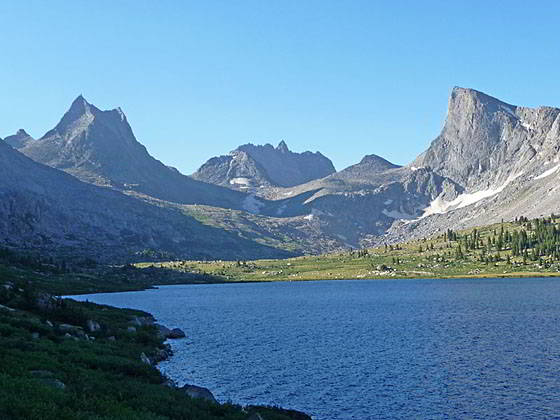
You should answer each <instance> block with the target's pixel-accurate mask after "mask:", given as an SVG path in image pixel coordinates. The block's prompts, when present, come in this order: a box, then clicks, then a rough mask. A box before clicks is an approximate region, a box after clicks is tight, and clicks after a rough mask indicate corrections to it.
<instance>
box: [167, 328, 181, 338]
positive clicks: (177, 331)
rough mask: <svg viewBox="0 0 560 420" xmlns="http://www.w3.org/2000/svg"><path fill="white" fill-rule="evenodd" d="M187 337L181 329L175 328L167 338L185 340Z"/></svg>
mask: <svg viewBox="0 0 560 420" xmlns="http://www.w3.org/2000/svg"><path fill="white" fill-rule="evenodd" d="M184 337H186V334H185V332H184V331H183V330H182V329H180V328H173V329H172V330H171V331H170V332H169V334H168V335H167V338H184Z"/></svg>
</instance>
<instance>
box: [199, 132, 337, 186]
mask: <svg viewBox="0 0 560 420" xmlns="http://www.w3.org/2000/svg"><path fill="white" fill-rule="evenodd" d="M334 172H335V168H334V166H333V164H332V162H331V161H330V160H329V159H328V158H326V157H325V156H323V155H322V154H321V153H319V152H315V153H312V152H308V151H307V152H303V153H294V152H292V151H290V150H289V149H288V146H287V145H286V143H285V142H284V141H281V142H280V143H279V144H278V146H277V147H274V146H272V145H271V144H265V145H264V146H261V145H253V144H245V145H242V146H240V147H238V148H237V149H235V150H234V151H232V152H230V153H229V154H228V155H224V156H218V157H214V158H211V159H210V160H208V161H207V162H206V163H204V164H203V165H202V166H201V167H200V168H199V169H198V171H196V172H195V173H194V174H193V175H192V177H193V178H194V179H198V180H200V181H205V182H208V183H212V184H216V185H222V186H225V187H228V188H232V189H237V190H241V191H247V190H254V189H258V188H266V187H292V186H295V185H299V184H303V183H305V182H308V181H311V180H314V179H318V178H323V177H325V176H327V175H330V174H332V173H334Z"/></svg>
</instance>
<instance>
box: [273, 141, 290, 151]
mask: <svg viewBox="0 0 560 420" xmlns="http://www.w3.org/2000/svg"><path fill="white" fill-rule="evenodd" d="M276 150H278V151H279V152H282V153H288V152H289V151H290V149H288V145H287V144H286V142H285V141H284V140H281V141H280V143H278V146H276Z"/></svg>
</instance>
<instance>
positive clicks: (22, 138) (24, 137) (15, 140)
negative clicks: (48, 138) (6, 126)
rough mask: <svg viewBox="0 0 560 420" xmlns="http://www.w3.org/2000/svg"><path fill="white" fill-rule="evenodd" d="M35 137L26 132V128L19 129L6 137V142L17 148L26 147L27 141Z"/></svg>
mask: <svg viewBox="0 0 560 420" xmlns="http://www.w3.org/2000/svg"><path fill="white" fill-rule="evenodd" d="M34 140H35V139H34V138H33V137H31V136H30V135H29V134H27V133H26V132H25V130H24V129H19V130H18V131H17V133H16V134H14V135H12V136H8V137H6V138H5V139H4V141H5V142H6V143H8V144H9V145H10V146H12V147H13V148H15V149H20V148H22V147H24V146H25V145H26V144H27V143H29V142H31V141H34Z"/></svg>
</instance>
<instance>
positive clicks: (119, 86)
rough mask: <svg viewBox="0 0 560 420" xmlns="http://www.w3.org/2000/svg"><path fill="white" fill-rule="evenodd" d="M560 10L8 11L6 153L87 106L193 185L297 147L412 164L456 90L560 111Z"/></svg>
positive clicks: (290, 1)
mask: <svg viewBox="0 0 560 420" xmlns="http://www.w3.org/2000/svg"><path fill="white" fill-rule="evenodd" d="M558 16H560V2H556V1H539V2H534V3H532V4H531V5H530V7H529V3H528V2H527V1H515V0H510V1H492V2H488V1H477V0H470V1H460V0H456V1H429V0H426V1H421V2H420V1H404V0H401V1H398V2H397V1H374V0H365V1H361V0H337V1H334V0H333V1H330V0H224V1H217V0H204V1H202V0H200V1H188V0H185V1H166V0H161V1H142V0H134V1H127V0H116V1H115V0H112V1H106V0H96V1H82V0H75V1H57V0H50V1H25V0H2V1H0V21H1V22H2V24H1V25H0V137H2V138H3V137H6V136H8V135H10V134H13V133H15V132H16V131H17V130H18V129H19V128H24V129H26V130H27V131H28V132H29V133H30V134H31V135H32V136H34V137H36V138H37V137H40V136H42V135H43V134H44V133H45V132H46V131H48V130H49V129H51V128H52V127H54V126H55V125H56V123H57V122H58V121H59V120H60V118H61V117H62V115H63V114H64V112H65V111H66V110H67V109H68V107H69V106H70V104H71V102H72V101H73V99H74V98H76V97H77V96H78V95H80V94H83V95H84V97H85V98H86V99H87V100H88V101H89V102H90V103H93V104H95V105H96V106H97V107H98V108H101V109H112V108H116V107H118V106H120V107H121V108H122V109H123V111H124V112H125V114H126V115H127V118H128V121H129V123H130V124H131V126H132V129H133V131H134V133H135V135H136V138H137V139H138V141H140V142H141V143H142V144H144V145H145V146H146V147H147V149H148V151H149V152H150V153H151V154H152V155H153V156H155V157H156V158H158V159H160V160H161V161H163V162H164V163H165V164H168V165H171V166H175V167H177V168H178V169H179V170H180V171H181V172H183V173H186V174H190V173H192V172H194V171H195V170H196V169H197V168H198V167H199V166H200V165H201V164H202V163H204V162H205V161H206V160H207V159H208V158H210V157H212V156H217V155H221V154H226V153H228V152H229V151H231V150H233V149H235V148H236V147H237V146H239V145H241V144H244V143H248V142H252V143H255V144H264V143H273V144H275V145H276V144H277V143H278V142H279V141H280V140H284V141H286V143H287V144H288V146H289V147H290V149H291V150H294V151H298V152H301V151H304V150H311V151H321V152H322V153H323V154H324V155H326V156H327V157H329V158H330V159H331V160H332V161H333V163H334V165H335V167H336V168H337V169H338V170H340V169H343V168H344V167H346V166H349V165H351V164H354V163H357V162H359V161H360V159H361V158H362V157H363V156H364V155H367V154H377V155H380V156H383V157H385V158H386V159H388V160H390V161H392V162H394V163H397V164H406V163H409V162H410V161H412V160H413V159H414V158H415V157H416V156H417V155H418V154H420V153H421V152H422V151H424V150H425V149H426V148H427V147H428V145H429V143H430V142H431V141H432V140H433V139H434V138H435V137H436V136H437V135H438V133H439V131H440V129H441V127H442V126H443V123H444V121H445V116H446V111H447V100H448V97H449V94H450V92H451V89H452V88H453V87H454V86H462V87H470V88H474V89H477V90H481V91H483V92H485V93H488V94H490V95H492V96H495V97H498V98H499V99H501V100H504V101H506V102H509V103H512V104H516V105H524V106H539V105H550V106H560V83H559V76H558V75H559V69H560V47H559V44H558V41H559V39H560V30H559V29H558V28H559V27H558Z"/></svg>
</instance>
